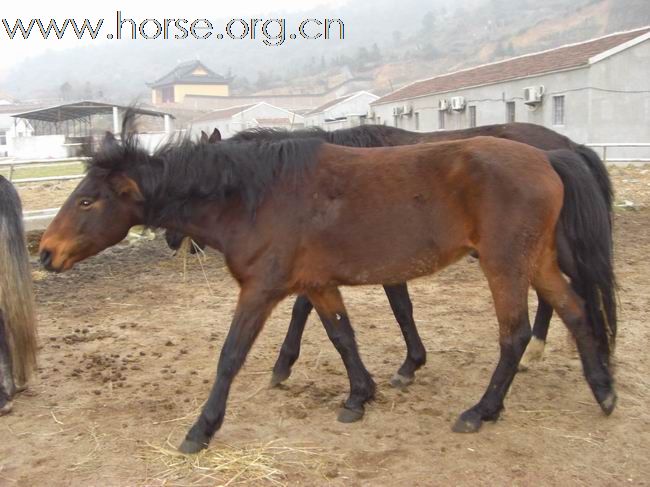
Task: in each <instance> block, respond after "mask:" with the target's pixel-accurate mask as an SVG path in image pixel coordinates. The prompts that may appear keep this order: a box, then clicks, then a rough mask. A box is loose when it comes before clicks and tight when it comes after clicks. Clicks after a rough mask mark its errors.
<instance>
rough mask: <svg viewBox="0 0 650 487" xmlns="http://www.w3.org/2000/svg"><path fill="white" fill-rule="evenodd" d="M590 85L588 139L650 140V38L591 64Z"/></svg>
mask: <svg viewBox="0 0 650 487" xmlns="http://www.w3.org/2000/svg"><path fill="white" fill-rule="evenodd" d="M589 84H590V85H591V86H592V88H593V89H592V90H590V106H591V120H590V133H589V141H590V142H596V143H598V142H650V40H647V41H645V42H642V43H640V44H637V45H636V46H633V47H631V48H629V49H626V50H625V51H622V52H620V53H618V54H615V55H613V56H611V57H609V58H607V59H604V60H603V61H600V62H597V63H595V64H593V65H592V66H591V69H590V70H589ZM605 90H607V91H605ZM643 91H645V93H643ZM621 92H627V93H621ZM632 92H635V93H632Z"/></svg>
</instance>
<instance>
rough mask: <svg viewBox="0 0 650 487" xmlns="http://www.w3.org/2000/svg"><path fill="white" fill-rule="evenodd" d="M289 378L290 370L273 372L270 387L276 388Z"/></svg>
mask: <svg viewBox="0 0 650 487" xmlns="http://www.w3.org/2000/svg"><path fill="white" fill-rule="evenodd" d="M290 376H291V370H287V371H282V372H276V371H273V375H272V376H271V387H278V386H279V385H280V384H282V383H283V382H284V381H285V380H287V379H288V378H289V377H290Z"/></svg>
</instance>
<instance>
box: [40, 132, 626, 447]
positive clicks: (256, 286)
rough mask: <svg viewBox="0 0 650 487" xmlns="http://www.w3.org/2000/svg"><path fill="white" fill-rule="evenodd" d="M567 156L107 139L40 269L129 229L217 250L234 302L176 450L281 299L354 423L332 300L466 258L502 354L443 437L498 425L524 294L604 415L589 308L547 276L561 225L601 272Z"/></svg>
mask: <svg viewBox="0 0 650 487" xmlns="http://www.w3.org/2000/svg"><path fill="white" fill-rule="evenodd" d="M125 126H126V124H125ZM573 158H575V156H574V155H573V154H572V153H570V152H563V151H560V152H558V153H550V154H547V153H544V152H542V151H540V150H538V149H535V148H533V147H530V146H527V145H524V144H520V143H517V142H511V141H504V140H499V139H495V138H492V137H477V138H474V139H470V140H466V141H457V142H447V143H439V144H420V145H415V146H405V147H395V148H379V149H356V148H348V147H341V146H334V145H330V144H326V143H323V141H321V140H318V139H299V140H285V141H281V142H274V143H259V142H252V143H237V142H225V143H222V144H217V145H206V144H198V143H193V142H190V141H186V142H184V143H181V144H179V145H175V144H170V145H167V146H165V147H163V148H161V149H160V150H159V151H158V152H157V153H156V154H154V155H149V154H148V153H147V152H146V151H144V150H142V149H140V148H139V147H138V146H137V142H136V139H135V138H134V136H132V135H127V134H124V133H123V135H122V143H118V142H117V141H116V140H115V139H114V138H113V137H112V136H108V137H107V139H106V141H105V143H104V145H103V148H102V150H101V151H100V153H99V154H97V155H96V156H95V157H94V158H93V160H92V161H91V162H90V165H89V169H88V173H87V175H86V177H85V178H84V179H83V180H82V181H81V183H80V184H79V186H78V187H77V188H76V189H75V191H74V192H73V193H72V194H71V195H70V197H69V198H68V200H67V201H66V203H65V204H64V205H63V207H62V208H61V210H60V212H59V214H58V215H57V216H56V218H55V219H54V220H53V222H52V223H51V225H50V226H49V228H48V229H47V231H46V232H45V234H44V235H43V239H42V241H41V247H40V251H41V262H42V263H43V265H44V266H45V267H46V268H47V269H48V270H51V271H57V272H62V271H65V270H68V269H70V268H71V267H72V266H73V265H74V264H75V263H76V262H79V261H81V260H83V259H85V258H87V257H90V256H92V255H94V254H96V253H98V252H100V251H102V250H103V249H105V248H107V247H109V246H111V245H114V244H116V243H118V242H119V241H120V240H122V239H123V238H124V237H125V235H126V233H127V232H128V229H129V228H130V227H132V226H133V225H136V224H146V225H150V226H153V227H162V228H166V229H172V230H175V231H179V232H182V233H184V234H187V235H189V236H191V237H193V238H197V239H198V240H200V241H202V242H205V243H206V244H207V245H210V246H211V247H213V248H216V249H218V250H220V251H222V252H223V254H224V257H225V261H226V264H227V266H228V269H229V270H230V272H231V273H232V275H233V277H234V278H235V279H236V281H237V282H238V283H239V285H240V295H239V301H238V304H237V308H236V310H235V315H234V318H233V321H232V324H231V328H230V331H229V333H228V336H227V338H226V341H225V343H224V346H223V349H222V352H221V357H220V359H219V365H218V369H217V377H216V381H215V384H214V386H213V388H212V391H211V392H210V396H209V398H208V400H207V402H206V404H205V406H204V408H203V411H202V412H201V414H200V416H199V418H198V420H197V422H196V423H195V424H194V426H192V428H191V429H190V431H189V432H188V434H187V436H186V438H185V440H184V442H183V444H182V445H181V447H180V449H181V451H183V452H196V451H198V450H200V449H202V448H205V447H206V446H207V445H208V443H209V441H210V439H211V438H212V436H213V435H214V433H215V432H216V431H217V430H218V429H219V428H220V426H221V424H222V422H223V418H224V414H225V409H226V402H227V397H228V393H229V390H230V387H231V384H232V381H233V379H234V377H235V376H236V375H237V372H238V371H239V369H240V368H241V366H242V364H243V362H244V360H245V359H246V356H247V354H248V352H249V350H250V348H251V346H252V344H253V342H254V340H255V338H256V337H257V336H258V334H259V332H260V331H261V329H262V327H263V325H264V323H265V321H266V319H267V318H268V316H269V314H270V313H271V311H272V310H273V308H274V307H275V305H276V304H277V303H278V302H279V301H280V300H282V299H283V298H285V297H286V296H288V295H289V294H292V293H300V294H305V295H306V296H307V297H308V298H309V300H310V301H311V302H312V303H313V305H314V307H315V308H316V311H317V312H318V313H319V316H320V317H321V319H322V321H323V323H324V324H325V328H326V331H327V333H328V336H329V337H330V339H331V341H332V342H333V344H334V345H335V347H336V348H337V350H338V351H339V353H340V355H341V357H342V359H343V362H344V365H345V367H346V369H347V371H348V375H349V378H350V389H351V391H350V396H349V398H348V399H347V400H346V402H345V407H344V408H343V410H342V411H341V416H342V417H343V419H344V420H346V419H349V418H350V417H351V418H358V417H360V416H361V415H362V414H363V410H364V404H365V403H366V402H367V401H368V400H370V399H371V398H372V397H373V395H374V391H375V384H374V381H373V380H372V378H371V376H370V374H369V373H368V371H367V370H366V368H365V366H364V365H363V362H362V361H361V358H360V356H359V352H358V350H357V346H356V342H355V340H354V333H353V330H352V328H351V325H350V322H349V319H348V315H347V312H346V310H345V306H344V304H343V300H342V298H341V295H340V293H339V290H338V288H339V286H341V285H363V284H385V283H400V282H406V281H408V280H410V279H413V278H416V277H420V276H424V275H428V274H432V273H434V272H436V271H437V270H440V269H442V268H444V267H446V266H447V265H450V264H452V263H453V262H455V261H457V260H458V259H460V258H462V257H463V256H464V255H467V254H468V253H469V252H472V251H475V252H477V253H478V255H479V256H480V265H481V269H482V270H483V272H484V274H485V276H486V277H487V280H488V284H489V286H490V290H491V292H492V296H493V299H494V304H495V309H496V314H497V319H498V322H499V344H500V350H501V354H500V358H499V362H498V365H497V368H496V370H495V372H494V374H493V376H492V379H491V381H490V384H489V386H488V388H487V390H486V392H485V394H484V395H483V397H482V398H481V400H480V401H479V402H478V403H477V404H476V405H475V406H473V407H472V408H470V409H468V410H467V411H465V412H464V413H463V414H462V415H461V416H460V418H459V419H458V421H457V422H456V424H455V425H454V430H455V431H459V432H469V431H477V430H478V429H479V428H480V426H481V424H482V422H483V421H484V420H494V419H496V418H497V417H498V416H499V413H500V411H501V410H502V408H503V400H504V397H505V395H506V393H507V391H508V388H509V386H510V383H511V382H512V380H513V378H514V376H515V373H516V370H517V365H518V363H519V360H520V359H521V356H522V354H523V352H524V349H525V347H526V345H527V343H528V341H529V340H530V336H531V331H530V323H529V321H528V302H527V293H528V288H529V286H530V285H532V286H533V287H534V288H535V289H536V290H537V292H539V293H540V294H541V295H542V296H543V298H544V299H545V300H546V301H547V302H548V303H550V305H551V306H552V307H553V308H554V310H555V311H556V312H557V313H558V314H559V315H560V317H561V318H562V320H563V321H564V322H565V324H566V325H567V327H568V328H569V329H570V330H571V332H572V333H573V335H574V337H575V338H576V342H577V345H578V350H579V352H580V356H581V359H582V364H583V368H584V372H585V377H586V379H587V382H588V383H589V385H590V387H591V389H592V392H593V394H594V396H595V398H596V400H597V402H598V403H599V405H600V407H601V409H602V410H603V411H604V412H605V413H606V414H610V413H611V412H612V411H613V409H614V407H615V404H616V394H615V392H614V387H613V379H612V376H611V374H610V372H609V366H608V363H609V353H610V344H609V340H610V339H611V338H612V336H611V334H610V330H608V329H607V327H606V322H604V321H602V320H600V321H599V320H593V319H591V317H590V316H589V315H588V314H587V313H586V312H585V306H586V307H587V308H590V307H593V305H594V304H593V303H591V302H590V300H592V299H593V296H592V295H590V294H586V297H585V301H586V302H583V299H582V298H581V297H580V296H578V295H577V294H576V292H575V291H573V290H572V289H571V287H570V286H569V284H568V282H567V280H566V279H565V278H564V276H563V275H562V272H561V271H560V268H559V266H558V262H557V256H558V253H557V248H556V227H558V218H559V215H560V212H561V211H567V212H568V213H569V214H572V215H574V218H573V221H572V223H573V224H574V226H576V231H575V233H569V234H565V230H566V229H565V228H564V227H558V231H560V232H561V233H562V234H563V236H564V238H565V239H567V240H568V241H569V242H567V243H568V244H569V245H571V246H572V248H575V249H576V252H578V256H579V258H580V261H581V262H584V263H585V264H586V265H587V266H588V267H590V268H597V267H598V266H600V265H601V263H600V262H599V260H598V258H600V257H601V256H599V255H598V256H596V255H594V254H595V253H594V252H591V249H590V247H589V246H590V245H591V243H592V241H593V239H594V238H598V237H595V236H594V235H595V234H593V233H592V231H591V229H592V227H593V226H594V222H591V221H590V219H591V216H592V214H593V209H594V206H596V207H597V206H598V205H603V204H604V203H603V202H602V200H601V199H598V198H593V196H594V195H593V191H594V190H593V188H591V187H590V186H588V185H587V186H584V187H583V185H581V184H580V182H581V181H579V180H578V179H572V176H571V175H569V173H567V172H566V171H564V169H563V168H565V167H566V166H568V165H570V164H571V163H572V159H573ZM552 164H553V165H552ZM554 167H555V169H554ZM563 206H564V208H563ZM573 238H577V239H578V240H579V241H577V242H572V241H571V240H572V239H573ZM598 304H599V303H598ZM598 304H597V305H598Z"/></svg>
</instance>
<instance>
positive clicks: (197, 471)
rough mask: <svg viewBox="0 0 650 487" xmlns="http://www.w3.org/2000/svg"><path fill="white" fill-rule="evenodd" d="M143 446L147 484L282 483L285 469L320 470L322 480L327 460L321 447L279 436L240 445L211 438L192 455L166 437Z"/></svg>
mask: <svg viewBox="0 0 650 487" xmlns="http://www.w3.org/2000/svg"><path fill="white" fill-rule="evenodd" d="M147 447H148V448H147V450H146V451H145V452H143V454H142V458H143V459H144V460H145V461H146V462H147V463H148V464H149V465H150V469H151V471H152V473H151V474H150V478H148V479H147V483H148V484H149V485H151V483H153V484H155V485H168V486H181V485H210V486H217V485H221V486H227V485H238V484H248V485H285V483H286V474H285V470H288V469H290V470H291V471H292V472H295V471H296V470H303V469H304V470H307V471H309V472H314V471H316V472H323V479H324V480H325V479H326V478H327V466H328V464H329V462H330V461H331V455H326V454H325V453H324V452H323V450H322V449H321V448H316V447H306V446H299V447H292V446H286V445H280V444H279V440H276V441H272V442H269V443H264V444H253V445H247V446H243V447H236V446H232V445H227V444H223V443H218V442H213V443H212V444H211V445H210V448H208V449H206V450H203V451H202V452H200V453H198V454H196V455H184V454H182V453H180V452H178V450H176V448H175V447H174V446H173V445H172V444H171V443H170V442H169V440H168V441H167V442H166V444H165V445H164V446H160V447H159V446H156V445H152V444H150V443H147ZM153 472H155V473H153Z"/></svg>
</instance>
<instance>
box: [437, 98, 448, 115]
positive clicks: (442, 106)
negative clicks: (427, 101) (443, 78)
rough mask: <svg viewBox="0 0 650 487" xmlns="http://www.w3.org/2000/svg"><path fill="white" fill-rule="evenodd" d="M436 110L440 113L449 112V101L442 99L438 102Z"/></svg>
mask: <svg viewBox="0 0 650 487" xmlns="http://www.w3.org/2000/svg"><path fill="white" fill-rule="evenodd" d="M438 110H440V111H441V112H446V111H447V110H449V100H447V99H446V98H443V99H442V100H438Z"/></svg>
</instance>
